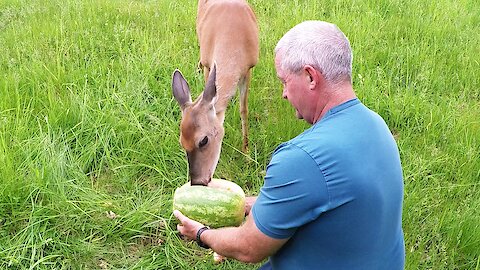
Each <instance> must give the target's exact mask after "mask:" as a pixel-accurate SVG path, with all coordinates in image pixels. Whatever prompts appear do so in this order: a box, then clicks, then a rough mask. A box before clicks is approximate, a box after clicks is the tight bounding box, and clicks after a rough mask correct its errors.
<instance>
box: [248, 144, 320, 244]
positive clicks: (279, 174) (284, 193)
mask: <svg viewBox="0 0 480 270" xmlns="http://www.w3.org/2000/svg"><path fill="white" fill-rule="evenodd" d="M328 203H329V196H328V190H327V187H326V183H325V179H324V176H323V174H322V172H321V170H320V168H319V167H318V164H317V163H316V162H315V160H314V159H313V158H312V157H311V156H310V155H309V154H308V153H307V152H305V151H304V150H302V149H301V148H299V147H297V146H295V145H293V144H289V143H285V144H282V145H280V146H279V147H278V148H277V149H276V150H275V152H274V154H273V156H272V160H271V161H270V163H269V165H268V167H267V173H266V176H265V183H264V185H263V187H262V188H261V189H260V194H259V195H258V198H257V201H256V202H255V204H254V206H253V208H252V215H253V218H254V220H255V224H256V226H257V228H258V229H259V230H260V231H261V232H263V233H264V234H266V235H268V236H270V237H272V238H276V239H285V238H289V237H291V236H292V235H293V234H294V233H295V231H296V229H297V228H298V227H300V226H302V225H304V224H306V223H309V222H310V221H312V220H315V219H316V218H318V217H319V216H320V214H321V213H323V212H325V211H326V210H327V209H328Z"/></svg>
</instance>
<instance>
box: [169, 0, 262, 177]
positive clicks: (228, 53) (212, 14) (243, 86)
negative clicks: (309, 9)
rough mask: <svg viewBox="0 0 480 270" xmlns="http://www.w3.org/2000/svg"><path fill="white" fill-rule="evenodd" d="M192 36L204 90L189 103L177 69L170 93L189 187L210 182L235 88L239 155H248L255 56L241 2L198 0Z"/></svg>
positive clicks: (252, 20) (254, 31)
mask: <svg viewBox="0 0 480 270" xmlns="http://www.w3.org/2000/svg"><path fill="white" fill-rule="evenodd" d="M196 32H197V38H198V42H199V46H200V62H199V64H198V66H199V68H200V69H201V70H203V74H204V79H205V88H204V90H203V91H202V93H201V94H200V95H199V96H198V97H197V99H195V101H193V102H192V97H191V94H190V88H189V85H188V82H187V81H186V80H185V78H184V76H183V75H182V73H181V72H180V70H178V69H176V70H175V71H174V73H173V76H172V90H173V96H174V98H175V100H176V101H177V102H178V104H179V105H180V109H181V115H182V119H181V121H180V144H181V146H182V147H183V149H184V150H185V152H186V155H187V161H188V168H189V180H190V182H191V185H203V186H207V185H208V183H209V182H210V181H211V179H212V177H213V174H214V172H215V169H216V167H217V164H218V161H219V159H220V152H221V148H222V141H223V137H224V135H225V130H224V127H223V124H224V120H225V113H226V110H227V107H228V105H229V103H230V101H231V99H232V98H233V97H234V96H235V95H236V91H237V88H238V89H239V93H240V94H239V96H240V97H239V101H240V102H239V103H240V117H241V123H242V136H243V143H242V151H243V152H244V153H245V152H247V150H248V104H247V103H248V91H249V85H250V79H251V69H252V68H253V67H254V66H255V65H256V64H257V62H258V57H259V40H258V25H257V20H256V17H255V14H254V12H253V10H252V8H251V7H250V5H249V4H248V3H247V2H246V1H245V0H199V1H198V9H197V18H196Z"/></svg>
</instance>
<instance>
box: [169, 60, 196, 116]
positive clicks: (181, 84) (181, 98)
mask: <svg viewBox="0 0 480 270" xmlns="http://www.w3.org/2000/svg"><path fill="white" fill-rule="evenodd" d="M172 90H173V96H174V97H175V99H176V100H177V102H178V104H179V105H180V108H182V110H183V109H184V108H185V106H186V104H187V103H190V102H192V97H191V96H190V88H189V87H188V83H187V81H186V80H185V78H183V75H182V73H181V72H180V70H178V69H176V70H175V71H174V72H173V78H172Z"/></svg>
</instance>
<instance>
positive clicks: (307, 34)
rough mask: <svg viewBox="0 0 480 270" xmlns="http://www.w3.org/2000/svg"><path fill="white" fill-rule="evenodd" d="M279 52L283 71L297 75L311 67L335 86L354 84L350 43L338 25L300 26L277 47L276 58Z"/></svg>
mask: <svg viewBox="0 0 480 270" xmlns="http://www.w3.org/2000/svg"><path fill="white" fill-rule="evenodd" d="M279 52H280V53H281V55H282V58H281V63H280V66H281V68H282V69H284V70H287V71H289V72H293V73H297V72H300V71H301V70H302V69H303V67H304V66H305V65H311V66H313V67H314V68H316V69H318V70H319V71H320V72H322V74H323V76H325V79H326V80H327V81H328V82H330V83H332V84H337V83H341V82H345V81H349V82H350V83H351V81H352V58H353V56H352V49H351V47H350V42H349V41H348V39H347V37H346V36H345V35H344V34H343V32H342V31H341V30H340V29H339V28H338V27H337V26H336V25H334V24H331V23H328V22H323V21H305V22H302V23H300V24H297V25H296V26H294V27H293V28H292V29H290V30H289V31H288V32H287V33H286V34H285V35H284V36H283V37H282V38H281V39H280V41H279V42H278V43H277V46H276V47H275V55H277V54H278V53H279Z"/></svg>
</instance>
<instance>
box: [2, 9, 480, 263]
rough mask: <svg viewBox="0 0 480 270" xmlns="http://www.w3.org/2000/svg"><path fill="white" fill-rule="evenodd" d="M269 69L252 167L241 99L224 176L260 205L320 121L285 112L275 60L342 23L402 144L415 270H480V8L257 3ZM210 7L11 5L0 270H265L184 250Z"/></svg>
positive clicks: (263, 72) (368, 98)
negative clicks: (177, 97) (286, 147)
mask: <svg viewBox="0 0 480 270" xmlns="http://www.w3.org/2000/svg"><path fill="white" fill-rule="evenodd" d="M250 3H251V4H252V6H253V7H254V9H255V11H256V14H257V18H258V21H259V27H260V41H261V52H260V62H259V63H258V65H257V66H256V67H255V69H254V73H253V79H252V84H251V89H252V90H251V95H250V97H249V104H250V116H249V118H250V132H251V134H250V145H251V149H250V153H249V155H248V157H245V156H243V155H242V154H241V153H240V152H239V149H240V147H241V139H240V138H241V130H240V120H239V118H240V117H239V112H238V108H237V107H238V104H237V100H234V101H233V102H232V104H231V107H230V109H229V111H228V113H227V118H226V123H225V128H226V137H225V141H224V146H223V150H222V156H221V159H220V162H219V165H218V169H217V172H216V176H217V177H223V178H227V179H231V180H234V181H236V182H237V183H239V184H240V185H241V186H242V187H243V188H244V189H245V190H246V192H247V193H248V194H251V195H254V194H256V193H257V192H258V189H259V187H260V186H261V185H262V177H263V175H264V170H265V168H266V165H267V163H268V160H269V157H270V155H271V153H272V151H273V150H274V148H275V146H276V145H278V144H279V143H280V142H282V141H285V140H288V139H290V138H292V137H294V136H295V135H297V134H298V133H300V132H301V131H302V130H303V129H304V128H306V127H307V125H306V124H304V123H302V122H301V121H298V120H296V119H295V118H294V114H293V110H292V109H291V108H290V107H289V105H288V104H287V102H285V101H284V100H282V99H281V90H280V84H279V82H277V80H276V76H275V71H274V67H273V52H272V51H273V48H274V46H275V44H276V42H277V40H278V39H279V38H280V37H281V36H282V35H283V34H284V33H285V32H286V31H287V30H288V29H290V28H291V27H292V26H294V25H295V24H297V23H299V22H301V21H303V20H308V19H321V20H327V21H331V22H333V23H335V24H337V25H338V26H339V27H340V28H341V29H342V30H343V31H344V32H345V34H346V35H347V36H348V37H349V39H350V41H351V43H352V48H353V50H354V66H353V69H354V70H353V73H354V87H355V89H356V92H357V94H358V96H359V98H360V99H361V100H362V101H363V102H364V103H365V104H366V105H367V106H369V107H370V108H372V109H373V110H375V111H377V112H378V113H380V114H381V115H382V116H383V117H384V119H385V120H386V122H387V124H388V126H389V127H390V128H391V130H392V133H393V134H394V135H395V137H396V139H397V142H398V145H399V148H400V152H401V156H402V163H403V167H404V176H405V196H404V213H403V227H404V232H405V240H406V251H407V258H406V269H480V222H479V221H480V210H479V209H480V196H478V194H480V187H479V185H478V182H479V180H480V137H479V135H478V134H480V120H479V119H480V118H479V115H480V83H479V80H480V74H479V70H480V51H479V46H478V44H480V36H479V35H478V32H479V31H480V9H479V7H478V4H477V3H476V1H468V0H460V1H454V2H452V1H446V0H440V1H435V2H428V1H418V0H412V1H399V0H386V1H382V2H380V3H379V2H378V1H329V0H327V1H320V2H319V1H313V2H312V1H310V2H307V1H283V2H282V1H280V2H279V1H266V0H251V1H250ZM195 16H196V3H193V1H184V0H182V1H167V0H151V1H124V0H121V1H98V0H85V1H75V0H64V1H54V0H51V1H39V0H33V1H27V0H4V1H2V2H0V74H1V75H0V96H1V99H0V268H2V269H255V267H256V265H249V264H242V263H238V262H235V261H233V260H229V261H227V262H226V263H224V264H222V265H217V266H216V265H214V264H213V263H212V260H211V253H209V252H205V251H204V250H201V249H199V248H197V247H196V245H195V244H192V243H185V242H183V241H182V240H180V239H179V238H178V236H177V234H176V230H175V220H174V218H172V215H171V197H172V193H173V190H174V189H175V188H176V187H178V186H179V185H180V184H182V183H184V182H185V181H186V179H187V175H186V170H187V164H186V160H185V157H184V154H183V153H182V151H181V149H180V146H179V143H178V132H179V131H178V123H179V119H180V113H179V108H178V105H177V104H176V102H175V101H174V100H173V98H172V96H171V87H170V80H171V74H172V72H173V70H174V69H175V68H180V69H181V70H182V72H183V74H184V75H185V76H186V77H187V79H188V80H189V82H190V86H191V87H192V88H193V92H194V96H196V95H197V94H198V93H199V92H200V91H201V89H202V86H203V83H202V75H201V74H199V73H197V71H196V63H197V61H198V45H197V40H196V36H195Z"/></svg>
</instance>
